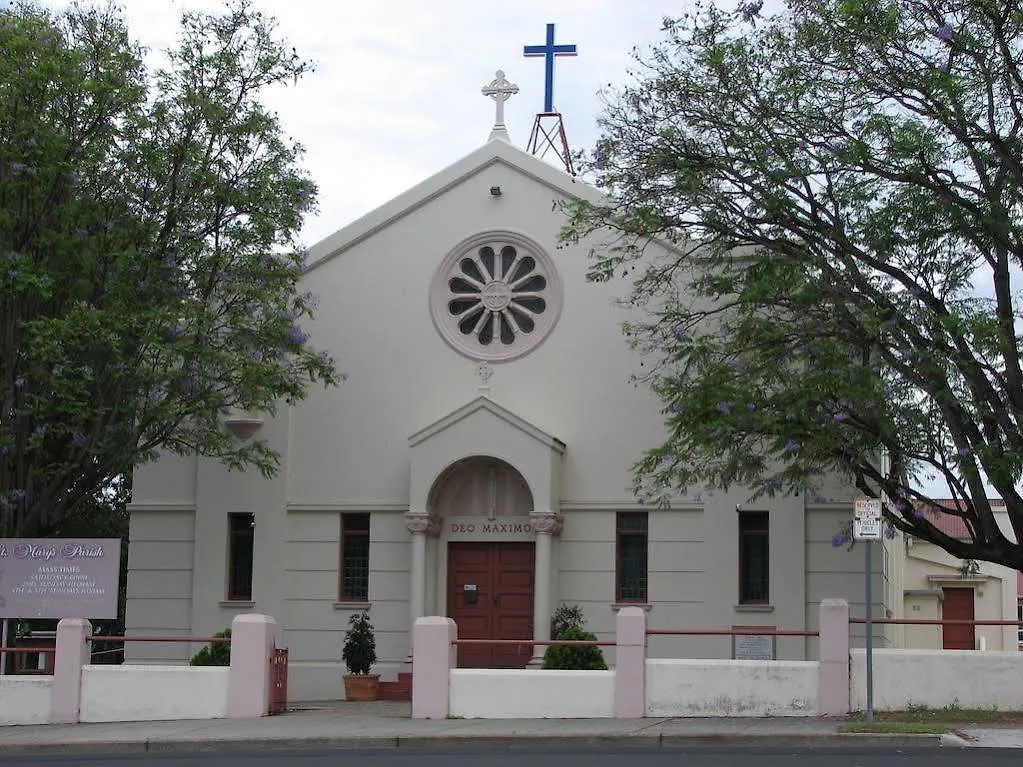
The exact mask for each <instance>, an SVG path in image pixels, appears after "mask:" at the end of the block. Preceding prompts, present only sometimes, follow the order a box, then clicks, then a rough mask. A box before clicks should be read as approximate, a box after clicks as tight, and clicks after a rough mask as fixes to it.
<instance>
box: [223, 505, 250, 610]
mask: <svg viewBox="0 0 1023 767" xmlns="http://www.w3.org/2000/svg"><path fill="white" fill-rule="evenodd" d="M255 526H256V518H255V516H253V515H252V514H228V515H227V599H228V601H230V602H251V601H252V554H253V541H254V538H255V529H254V528H255Z"/></svg>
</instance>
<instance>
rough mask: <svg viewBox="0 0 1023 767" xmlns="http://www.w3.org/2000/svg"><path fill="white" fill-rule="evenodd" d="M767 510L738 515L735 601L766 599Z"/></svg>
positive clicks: (768, 561) (767, 589)
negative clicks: (737, 593)
mask: <svg viewBox="0 0 1023 767" xmlns="http://www.w3.org/2000/svg"><path fill="white" fill-rule="evenodd" d="M769 527H770V525H769V517H768V514H767V512H759V511H758V512H745V513H742V514H740V515H739V601H740V602H768V601H769V600H770V589H769V575H770V546H769V541H770V538H769V537H768V530H769Z"/></svg>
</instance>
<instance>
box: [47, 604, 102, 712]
mask: <svg viewBox="0 0 1023 767" xmlns="http://www.w3.org/2000/svg"><path fill="white" fill-rule="evenodd" d="M91 635H92V623H90V622H89V621H88V620H87V619H86V618H62V619H61V620H60V622H59V623H58V624H57V655H56V657H55V658H54V661H53V693H52V696H53V697H52V698H51V702H50V721H51V722H53V723H54V724H66V723H71V722H77V721H78V718H79V714H80V712H81V705H82V666H85V665H86V664H88V662H89V660H90V652H89V642H88V638H89V637H90V636H91Z"/></svg>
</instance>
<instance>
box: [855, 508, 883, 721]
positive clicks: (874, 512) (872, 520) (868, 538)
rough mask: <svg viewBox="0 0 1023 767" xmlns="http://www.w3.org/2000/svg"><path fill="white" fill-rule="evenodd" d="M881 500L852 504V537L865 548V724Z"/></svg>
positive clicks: (870, 698)
mask: <svg viewBox="0 0 1023 767" xmlns="http://www.w3.org/2000/svg"><path fill="white" fill-rule="evenodd" d="M881 517H882V507H881V501H880V500H879V499H877V498H858V499H857V500H856V501H855V502H854V504H853V538H854V539H855V540H858V541H863V545H864V548H865V549H866V560H867V561H866V568H865V570H866V572H865V573H864V575H865V577H866V582H865V589H864V590H865V591H866V594H865V596H866V601H867V620H866V624H867V724H873V723H874V623H873V620H874V618H873V613H874V595H873V593H872V589H871V586H872V582H871V581H872V578H871V575H872V573H871V570H873V562H871V555H872V554H873V548H874V546H873V544H874V541H876V540H881V535H882V533H881V530H882V524H881Z"/></svg>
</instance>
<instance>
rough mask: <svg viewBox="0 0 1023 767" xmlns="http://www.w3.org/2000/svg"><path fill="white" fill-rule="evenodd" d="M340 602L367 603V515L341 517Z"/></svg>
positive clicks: (344, 515)
mask: <svg viewBox="0 0 1023 767" xmlns="http://www.w3.org/2000/svg"><path fill="white" fill-rule="evenodd" d="M340 570H341V601H342V602H368V601H369V514H342V515H341V567H340Z"/></svg>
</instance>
